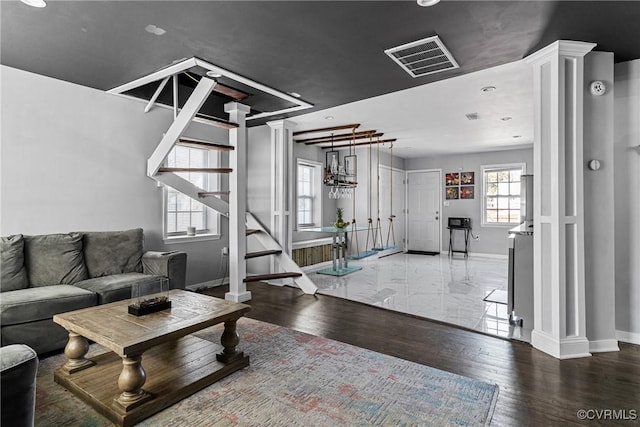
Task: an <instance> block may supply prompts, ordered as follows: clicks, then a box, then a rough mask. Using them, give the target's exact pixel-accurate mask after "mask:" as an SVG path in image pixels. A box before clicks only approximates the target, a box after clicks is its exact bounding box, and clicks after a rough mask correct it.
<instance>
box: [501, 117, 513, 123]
mask: <svg viewBox="0 0 640 427" xmlns="http://www.w3.org/2000/svg"><path fill="white" fill-rule="evenodd" d="M500 120H502V121H503V122H508V121H509V120H511V117H509V116H506V117H503V118H501V119H500Z"/></svg>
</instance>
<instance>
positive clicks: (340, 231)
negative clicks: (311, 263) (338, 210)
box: [304, 226, 367, 276]
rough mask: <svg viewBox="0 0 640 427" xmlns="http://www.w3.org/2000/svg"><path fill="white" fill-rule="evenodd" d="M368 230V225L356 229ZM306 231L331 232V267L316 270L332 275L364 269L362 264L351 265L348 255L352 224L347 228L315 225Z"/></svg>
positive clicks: (341, 274) (319, 272) (342, 274)
mask: <svg viewBox="0 0 640 427" xmlns="http://www.w3.org/2000/svg"><path fill="white" fill-rule="evenodd" d="M362 230H367V227H356V228H355V231H362ZM304 231H312V232H315V233H331V236H332V239H333V241H332V243H331V254H332V260H331V267H330V268H323V269H321V270H318V271H316V273H318V274H328V275H330V276H344V275H345V274H349V273H353V272H354V271H358V270H362V267H360V266H357V265H356V266H353V265H349V257H348V256H347V233H348V232H350V231H352V228H351V226H347V227H345V228H336V227H315V228H308V229H305V230H304Z"/></svg>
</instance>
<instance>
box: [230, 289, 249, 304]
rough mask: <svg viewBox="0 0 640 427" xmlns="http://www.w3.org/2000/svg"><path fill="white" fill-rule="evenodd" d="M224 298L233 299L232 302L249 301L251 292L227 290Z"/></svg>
mask: <svg viewBox="0 0 640 427" xmlns="http://www.w3.org/2000/svg"><path fill="white" fill-rule="evenodd" d="M224 299H226V300H227V301H233V302H245V301H249V300H250V299H251V292H249V291H247V292H242V293H240V294H234V293H231V292H227V293H226V294H224Z"/></svg>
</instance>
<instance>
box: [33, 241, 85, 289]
mask: <svg viewBox="0 0 640 427" xmlns="http://www.w3.org/2000/svg"><path fill="white" fill-rule="evenodd" d="M24 239H25V240H24V241H25V245H24V255H25V264H26V266H27V274H28V275H29V284H30V285H31V286H32V287H38V286H49V285H62V284H65V285H72V284H74V283H76V282H79V281H80V280H84V279H86V278H88V277H89V276H88V275H87V267H85V265H84V256H83V254H82V234H80V233H68V234H45V235H40V236H25V237H24Z"/></svg>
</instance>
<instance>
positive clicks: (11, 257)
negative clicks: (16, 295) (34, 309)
mask: <svg viewBox="0 0 640 427" xmlns="http://www.w3.org/2000/svg"><path fill="white" fill-rule="evenodd" d="M28 287H29V278H28V277H27V270H26V269H25V268H24V239H23V238H22V234H16V235H15V236H9V237H2V238H0V291H2V292H6V291H15V290H17V289H25V288H28Z"/></svg>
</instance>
